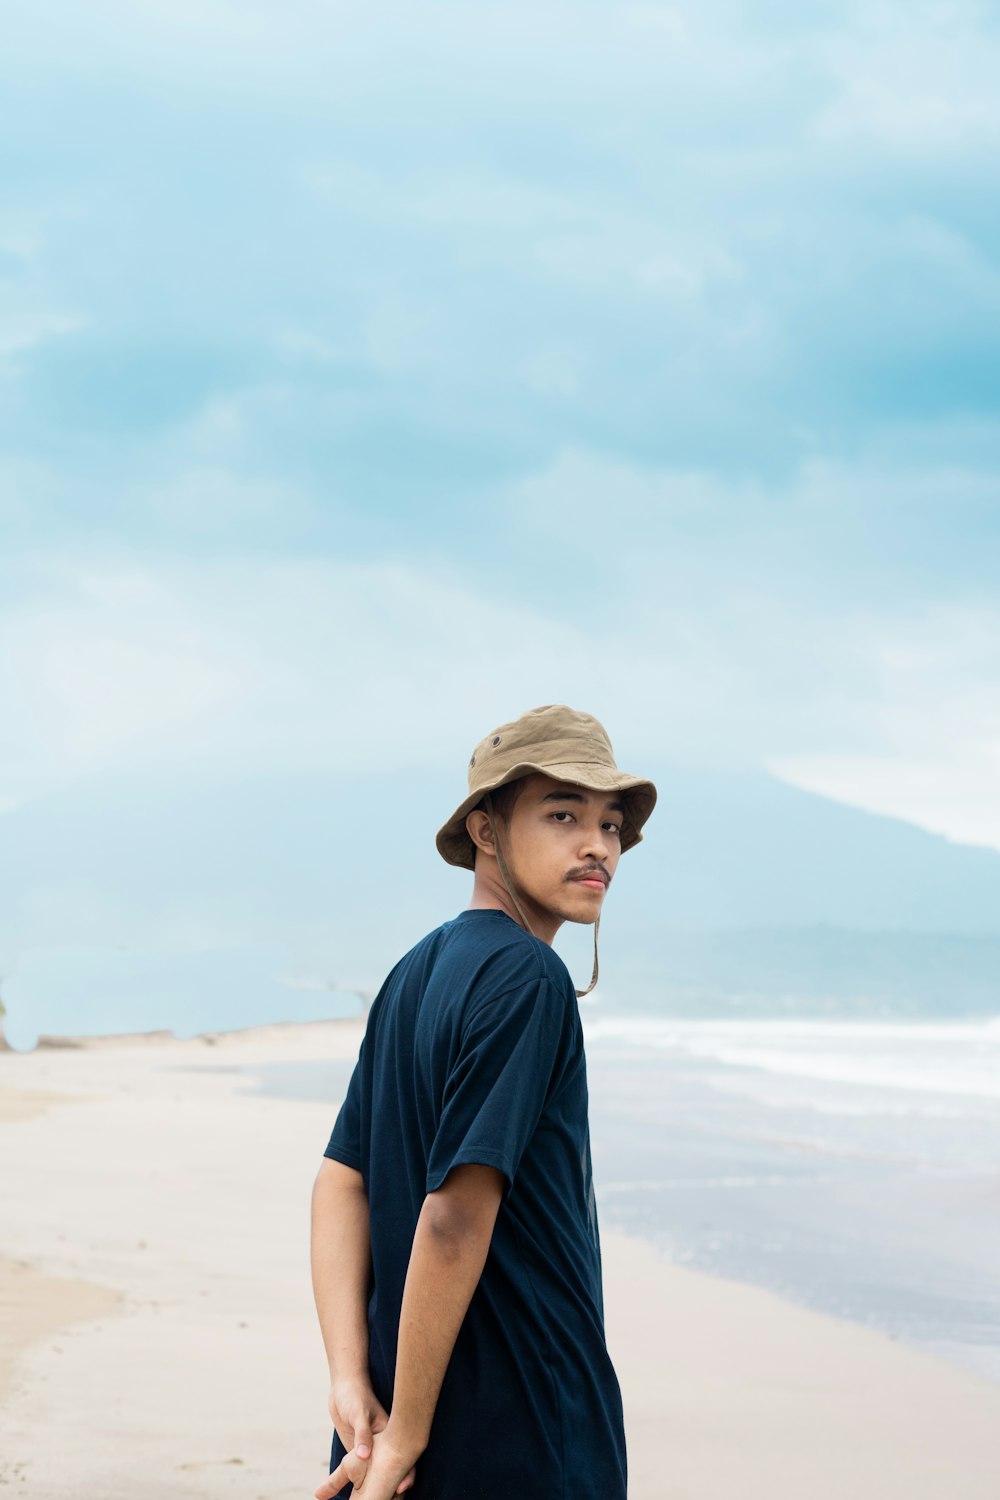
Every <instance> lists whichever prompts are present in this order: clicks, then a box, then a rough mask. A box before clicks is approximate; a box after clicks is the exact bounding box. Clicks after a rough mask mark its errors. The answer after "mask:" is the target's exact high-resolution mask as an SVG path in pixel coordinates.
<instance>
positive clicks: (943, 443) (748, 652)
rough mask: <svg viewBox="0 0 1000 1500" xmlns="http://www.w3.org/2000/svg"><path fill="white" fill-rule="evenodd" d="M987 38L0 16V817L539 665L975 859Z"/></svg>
mask: <svg viewBox="0 0 1000 1500" xmlns="http://www.w3.org/2000/svg"><path fill="white" fill-rule="evenodd" d="M998 76H1000V5H991V4H974V3H961V0H959V3H954V4H950V3H947V0H941V3H926V4H924V3H919V0H909V3H907V4H905V5H904V4H902V3H894V4H879V3H877V0H876V3H874V4H873V3H870V0H867V3H865V4H864V5H862V4H861V3H860V0H859V3H850V0H847V3H838V4H834V3H826V0H817V3H815V4H812V5H809V6H801V5H792V4H789V3H786V0H758V3H756V4H755V5H753V6H749V5H739V4H735V3H721V0H699V3H698V4H695V3H694V0H685V3H681V4H677V5H659V4H627V3H626V4H622V3H619V4H611V3H609V0H573V3H572V4H571V5H570V4H562V3H553V0H532V3H531V4H530V5H527V4H519V3H516V0H514V3H508V4H504V5H502V6H501V5H490V4H469V3H468V0H466V3H465V4H462V5H457V4H451V5H445V4H436V3H429V4H426V5H422V6H419V7H414V6H412V5H400V4H379V3H377V0H376V3H374V4H373V3H371V0H367V3H365V4H364V5H362V4H360V3H355V0H341V3H329V0H326V3H320V0H289V3H286V4H284V5H282V6H281V7H277V6H273V5H270V4H263V3H255V0H238V3H237V0H231V3H230V0H199V3H198V4H197V5H195V4H193V3H189V0H171V3H170V4H169V5H167V4H165V3H160V0H148V3H145V4H143V5H142V6H140V7H136V6H134V5H127V4H125V3H123V0H118V3H116V0H94V3H93V4H90V5H88V6H86V7H80V6H79V5H75V4H69V3H67V0H37V3H36V4H34V5H32V6H31V7H27V6H22V7H18V8H16V10H15V12H14V13H13V14H11V15H8V16H7V17H6V18H5V24H4V47H3V50H2V55H0V84H2V89H3V94H4V98H5V100H6V105H5V109H4V111H3V114H2V118H0V182H2V193H0V703H2V705H3V715H2V720H3V723H2V728H0V833H2V818H3V812H4V811H5V810H6V811H10V810H13V809H15V808H18V807H22V806H23V805H24V804H25V803H30V802H31V801H38V800H39V799H44V798H46V797H49V796H52V795H54V794H56V793H59V792H64V791H65V789H66V788H71V787H73V786H74V785H76V784H79V785H81V786H83V785H85V784H86V780H87V778H88V777H90V776H93V775H95V774H99V775H107V774H113V773H114V772H115V771H116V769H118V768H120V769H122V770H123V771H124V770H127V771H128V772H129V774H130V775H135V774H141V773H143V771H146V770H148V771H149V773H150V774H151V775H152V774H154V773H155V774H156V775H157V776H161V777H162V776H163V775H164V774H169V773H170V771H171V770H174V771H176V772H177V774H178V775H180V774H182V773H183V774H184V775H190V774H192V772H197V771H198V770H199V769H204V771H205V773H206V774H217V773H218V772H219V770H220V769H225V768H231V769H232V772H233V774H234V775H238V774H247V775H251V774H253V775H257V774H263V773H267V774H275V775H278V776H287V777H289V778H294V777H295V776H296V775H299V774H301V775H306V774H309V773H312V772H314V771H316V770H318V769H325V770H331V769H332V770H334V771H337V772H342V773H343V775H344V776H345V777H348V778H349V777H350V776H351V775H355V774H359V773H361V772H364V773H365V774H366V775H368V774H371V773H373V772H374V773H379V772H384V773H385V774H386V776H387V777H391V778H397V779H398V778H400V777H404V776H405V774H406V772H407V768H408V767H411V766H414V765H417V766H420V767H423V768H434V767H437V768H440V767H441V766H442V765H445V764H447V763H448V761H449V760H451V759H453V760H454V763H455V767H456V778H457V780H459V781H460V779H461V777H462V776H463V775H464V767H465V763H466V760H467V756H468V753H469V750H470V748H471V746H472V744H474V743H475V742H476V741H477V740H478V739H479V738H480V736H481V735H482V734H484V733H485V732H486V731H487V730H488V729H490V728H491V727H493V726H494V725H496V724H498V723H500V722H502V721H504V720H506V719H509V718H511V717H513V716H514V715H516V714H517V713H519V712H521V711H522V710H524V709H526V708H528V707H531V706H533V705H535V704H539V703H545V702H568V703H571V704H573V705H574V706H576V707H580V708H586V709H588V710H590V711H591V712H594V713H597V714H598V715H599V716H600V717H601V718H602V719H603V720H604V722H605V723H606V724H607V726H608V728H609V730H610V732H611V736H612V739H613V741H614V743H615V746H616V749H617V750H618V753H619V760H620V763H622V764H623V765H625V766H626V767H627V768H628V769H631V770H637V771H639V772H641V771H642V767H643V759H644V757H650V756H655V757H657V758H658V759H662V757H664V756H665V755H667V756H671V757H674V758H676V760H677V761H678V762H684V763H687V764H690V765H692V766H699V765H703V766H710V767H713V768H716V769H720V770H725V769H727V768H731V769H733V770H734V771H735V770H742V769H745V768H763V769H766V770H768V771H770V772H771V773H772V774H773V775H775V776H777V777H779V778H781V779H783V780H785V781H787V782H789V783H791V784H792V785H795V786H798V787H802V788H806V789H810V790H813V791H817V792H821V793H822V794H824V795H826V796H829V797H831V798H834V799H836V800H838V801H841V802H844V803H848V804H851V805H853V806H855V807H860V808H864V809H867V810H870V811H874V812H879V813H886V814H891V815H893V816H895V817H899V818H903V819H906V820H908V821H910V822H912V823H914V824H916V825H918V826H919V827H921V828H924V829H928V830H930V831H933V832H936V833H940V834H944V835H946V836H947V837H949V838H950V839H953V840H957V841H965V842H969V843H977V844H984V845H987V846H990V847H992V848H994V849H1000V588H998V584H997V580H998V578H1000V416H998V401H997V394H998V391H1000V268H998V264H997V258H998V248H997V247H998V246H1000V198H998V195H997V193H996V191H995V184H996V160H997V151H998V147H1000V94H998V91H997V89H996V78H997V77H998ZM459 795H461V787H459ZM457 800H458V798H457V797H456V801H457Z"/></svg>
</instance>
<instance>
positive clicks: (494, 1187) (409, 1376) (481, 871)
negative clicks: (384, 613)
mask: <svg viewBox="0 0 1000 1500" xmlns="http://www.w3.org/2000/svg"><path fill="white" fill-rule="evenodd" d="M468 782H469V792H468V796H467V797H466V798H465V799H464V801H463V802H462V803H461V804H460V805H459V807H458V808H457V809H456V811H455V813H454V814H453V815H452V817H451V818H449V820H448V822H447V823H445V825H444V826H443V828H442V829H441V830H440V832H439V833H438V836H437V847H438V850H439V852H440V853H441V855H442V856H443V857H444V858H445V859H446V860H447V861H448V862H449V863H450V864H453V865H458V866H460V867H464V868H467V869H471V870H473V871H474V885H473V891H472V900H471V901H470V903H469V906H468V908H467V909H466V910H465V911H463V912H461V913H460V915H459V916H458V917H456V918H455V919H454V920H452V921H450V922H445V923H444V924H443V925H442V926H441V927H439V928H437V929H436V930H435V931H434V932H432V933H430V934H429V935H428V936H427V937H425V938H424V939H423V940H422V941H421V942H419V943H418V944H417V945H416V947H415V948H413V949H411V951H410V952H409V953H408V954H406V956H405V957H404V958H402V959H401V960H400V962H399V963H398V964H397V965H396V967H395V968H394V969H393V971H392V973H391V974H390V975H389V977H388V979H387V980H386V982H385V984H384V985H383V987H382V989H381V991H380V992H379V994H378V996H377V997H376V999H375V1002H374V1004H373V1006H372V1009H371V1013H370V1015H369V1018H368V1025H367V1029H366V1033H365V1038H364V1041H363V1043H362V1047H361V1052H360V1055H359V1058H358V1064H357V1067H356V1068H355V1070H354V1074H353V1077H352V1079H351V1083H350V1086H349V1088H348V1092H347V1096H346V1099H345V1101H344V1104H343V1107H342V1109H341V1111H340V1114H339V1115H338V1117H337V1121H336V1124H335V1126H334V1129H333V1134H332V1136H331V1137H330V1143H329V1145H328V1146H327V1149H326V1153H325V1158H326V1159H325V1160H324V1162H323V1164H322V1165H321V1167H320V1171H319V1174H318V1176H317V1178H316V1185H315V1188H314V1192H313V1235H312V1264H313V1286H314V1290H315V1294H316V1306H317V1311H318V1313H319V1319H320V1326H321V1328H322V1331H323V1338H324V1343H325V1345H326V1351H327V1356H328V1359H329V1363H330V1411H331V1414H332V1416H333V1421H334V1427H335V1435H334V1442H333V1453H332V1457H331V1465H330V1468H331V1473H330V1478H329V1480H328V1481H326V1482H325V1483H324V1484H322V1485H321V1486H320V1488H319V1489H318V1490H317V1491H316V1497H317V1500H331V1497H332V1496H333V1495H336V1494H350V1493H351V1486H352V1484H353V1486H354V1487H355V1489H356V1490H357V1492H358V1495H359V1496H363V1497H364V1500H389V1497H390V1496H392V1495H394V1494H399V1493H403V1492H405V1491H408V1490H409V1491H412V1495H411V1500H473V1497H476V1500H500V1497H507V1496H518V1497H521V1500H534V1497H538V1500H542V1497H550V1496H553V1497H554V1496H559V1497H560V1500H562V1497H564V1496H565V1497H566V1500H569V1497H570V1496H572V1497H574V1500H576V1497H580V1500H625V1474H626V1465H625V1437H624V1429H623V1425H622V1407H621V1394H620V1391H619V1387H618V1382H617V1379H616V1377H615V1373H614V1369H613V1368H612V1365H611V1361H610V1359H609V1357H608V1353H607V1349H606V1346H605V1340H604V1324H603V1303H602V1293H601V1261H600V1246H599V1240H598V1230H597V1216H596V1209H595V1203H594V1192H593V1183H592V1176H591V1159H590V1138H589V1128H588V1122H587V1081H586V1067H585V1061H584V1053H583V1036H582V1028H581V1025H580V1015H579V1009H578V1007H577V1004H576V999H577V995H578V994H586V993H588V990H589V989H592V988H593V986H594V984H595V983H596V981H597V928H598V923H599V919H600V914H601V908H602V906H603V903H604V898H605V895H606V892H607V888H608V885H609V884H610V882H611V880H612V878H613V876H614V874H615V870H616V868H617V866H618V860H619V858H620V856H621V854H622V853H623V852H624V851H625V850H626V849H629V848H631V846H632V845H633V844H635V843H637V842H638V841H639V840H640V838H641V837H642V833H641V829H642V825H643V823H644V822H645V821H646V819H647V818H648V817H649V814H650V813H651V812H652V810H653V805H654V803H655V801H656V790H655V788H654V786H653V784H652V782H650V781H647V780H644V779H643V778H641V777H637V776H628V775H626V774H624V773H623V772H621V771H619V770H618V768H617V767H616V765H615V762H614V758H613V755H612V750H611V744H610V741H609V740H608V737H607V735H606V733H605V731H604V729H603V728H602V726H601V725H600V724H599V723H598V722H597V720H596V719H594V718H591V717H590V716H589V715H587V714H581V713H577V712H575V711H574V710H572V709H569V708H565V707H563V706H562V705H558V704H556V705H551V704H550V705H548V706H546V707H544V708H536V709H533V710H532V711H531V712H530V713H527V714H524V715H523V716H522V717H521V718H520V719H517V720H515V721H514V722H513V723H510V724H503V725H501V726H500V728H499V729H496V730H494V731H493V733H492V734H489V735H487V736H486V738H485V739H484V740H483V741H482V742H481V743H480V744H479V745H478V746H477V747H476V750H475V753H474V754H473V756H472V759H471V761H470V762H469V774H468ZM565 921H569V922H586V923H593V924H594V971H593V975H592V978H591V981H590V985H589V986H588V990H585V991H574V988H573V983H572V981H571V979H570V976H569V973H568V971H567V969H566V966H565V964H564V963H563V962H562V960H561V959H560V958H559V957H558V956H557V955H556V954H555V953H554V952H553V950H552V947H551V943H552V940H553V938H554V937H555V934H556V932H557V931H558V929H559V927H560V926H561V925H562V923H563V922H565Z"/></svg>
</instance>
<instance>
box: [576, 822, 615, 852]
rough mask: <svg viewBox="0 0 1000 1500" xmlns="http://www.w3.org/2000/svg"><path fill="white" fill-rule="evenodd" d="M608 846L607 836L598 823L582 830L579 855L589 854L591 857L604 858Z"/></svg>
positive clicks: (608, 848) (608, 849)
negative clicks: (582, 835)
mask: <svg viewBox="0 0 1000 1500" xmlns="http://www.w3.org/2000/svg"><path fill="white" fill-rule="evenodd" d="M610 848H611V845H610V842H609V840H608V836H607V834H606V833H605V832H604V829H603V828H602V827H601V825H600V824H599V823H597V824H594V825H592V826H591V827H589V828H587V829H585V830H584V838H583V840H582V842H581V844H580V853H581V855H589V857H590V858H591V859H599V860H605V859H607V857H608V854H609V852H610Z"/></svg>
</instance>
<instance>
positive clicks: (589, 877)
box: [569, 869, 609, 890]
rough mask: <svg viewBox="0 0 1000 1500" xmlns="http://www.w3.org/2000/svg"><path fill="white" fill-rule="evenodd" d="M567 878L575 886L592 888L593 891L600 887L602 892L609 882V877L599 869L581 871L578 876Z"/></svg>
mask: <svg viewBox="0 0 1000 1500" xmlns="http://www.w3.org/2000/svg"><path fill="white" fill-rule="evenodd" d="M569 878H570V880H573V881H575V882H576V883H577V885H586V886H593V887H594V888H595V889H596V888H597V887H598V886H600V887H601V889H602V890H603V889H604V888H605V887H606V886H607V885H608V881H609V876H608V875H607V874H606V873H605V871H604V870H600V869H594V870H581V871H580V873H579V874H578V875H571V876H570V877H569Z"/></svg>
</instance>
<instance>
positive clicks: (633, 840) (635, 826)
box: [435, 703, 656, 870]
mask: <svg viewBox="0 0 1000 1500" xmlns="http://www.w3.org/2000/svg"><path fill="white" fill-rule="evenodd" d="M534 772H541V773H542V774H543V775H545V776H551V777H553V778H554V779H555V780H556V781H568V782H571V783H573V784H574V785H575V786H583V787H587V788H588V789H589V790H591V791H597V792H620V793H621V801H622V805H623V807H624V813H623V815H622V828H621V849H622V853H624V852H625V850H626V849H631V848H632V846H633V845H634V844H638V843H639V841H640V840H641V838H642V825H643V824H644V823H645V821H646V819H647V818H648V817H649V815H650V813H651V812H652V811H653V807H654V805H655V803H656V787H655V786H654V785H653V783H652V782H651V781H649V780H647V779H646V778H645V777H643V776H630V775H628V774H627V773H626V772H624V771H619V769H618V767H617V766H616V765H615V758H614V752H613V751H612V748H611V741H610V739H609V738H608V735H607V731H606V730H605V728H604V726H603V724H601V723H600V722H599V721H598V720H597V719H595V718H594V717H593V716H592V715H591V714H584V713H579V712H578V711H577V710H576V709H573V708H567V707H566V705H565V704H563V703H546V704H544V705H543V706H542V707H541V708H532V709H529V710H528V712H527V713H525V714H522V715H521V717H520V718H519V719H513V720H512V721H511V722H510V723H509V724H501V725H499V726H498V727H497V728H496V729H494V730H492V731H491V732H490V733H489V734H488V735H486V736H485V738H484V739H481V740H480V741H479V744H478V745H477V746H476V748H475V750H474V751H473V752H472V756H471V758H470V760H469V774H468V783H469V792H468V796H467V797H465V798H464V799H463V800H462V801H461V802H460V803H459V804H458V807H457V808H456V809H455V811H454V812H453V813H452V815H451V817H450V818H449V819H448V821H447V823H445V824H444V825H443V827H442V828H440V829H439V831H438V835H437V839H436V840H435V842H436V844H437V848H438V852H439V854H440V855H441V857H442V858H443V859H446V860H447V861H448V863H449V864H450V865H459V866H460V867H462V868H463V869H466V870H472V869H474V868H475V863H476V846H475V844H474V843H473V842H472V839H471V838H470V837H469V833H468V830H467V829H466V826H465V819H466V817H467V816H468V814H469V813H470V812H471V811H472V809H473V808H474V807H475V806H476V805H477V804H478V803H479V802H480V801H481V800H482V798H483V797H484V796H485V795H486V794H487V793H488V792H495V791H496V790H497V789H498V788H499V787H502V786H506V785H507V783H508V782H510V781H517V780H518V779H519V778H520V777H522V776H530V775H532V774H533V773H534Z"/></svg>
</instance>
